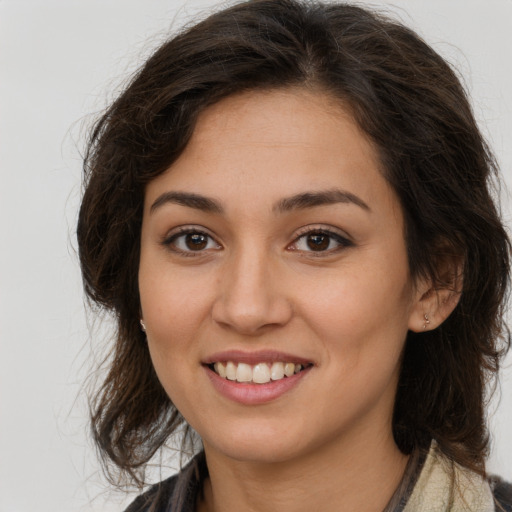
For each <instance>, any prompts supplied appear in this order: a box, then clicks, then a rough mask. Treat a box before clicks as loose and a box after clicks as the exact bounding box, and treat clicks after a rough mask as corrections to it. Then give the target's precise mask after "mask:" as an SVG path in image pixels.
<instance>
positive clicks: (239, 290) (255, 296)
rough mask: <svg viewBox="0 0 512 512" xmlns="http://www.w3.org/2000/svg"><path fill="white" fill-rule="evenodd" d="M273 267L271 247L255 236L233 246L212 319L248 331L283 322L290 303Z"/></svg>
mask: <svg viewBox="0 0 512 512" xmlns="http://www.w3.org/2000/svg"><path fill="white" fill-rule="evenodd" d="M277 267H278V259H277V258H276V256H275V255H274V254H273V253H272V251H271V250H270V249H269V248H268V247H266V245H265V244H262V243H257V241H255V240H252V241H250V242H248V243H245V244H241V245H240V246H239V247H237V248H236V249H235V250H233V252H232V254H231V255H230V257H229V258H227V261H226V262H225V268H224V270H223V272H222V276H221V280H220V282H219V290H218V295H217V299H216V302H215V305H214V318H215V320H216V321H217V322H219V323H221V324H224V325H229V326H230V327H231V328H233V329H235V330H237V331H240V332H244V333H249V334H254V333H257V332H259V330H260V329H261V328H262V327H265V326H269V325H281V324H283V323H286V321H287V320H288V319H289V317H290V314H291V307H290V304H289V303H288V300H287V297H286V294H285V293H284V289H283V282H282V280H279V279H276V277H277V274H278V268H277Z"/></svg>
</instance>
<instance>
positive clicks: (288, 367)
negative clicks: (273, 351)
mask: <svg viewBox="0 0 512 512" xmlns="http://www.w3.org/2000/svg"><path fill="white" fill-rule="evenodd" d="M294 373H295V365H294V364H293V363H286V364H285V365H284V374H285V375H286V376H287V377H291V376H292V375H293V374H294Z"/></svg>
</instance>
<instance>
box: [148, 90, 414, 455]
mask: <svg viewBox="0 0 512 512" xmlns="http://www.w3.org/2000/svg"><path fill="white" fill-rule="evenodd" d="M403 233H404V225H403V217H402V213H401V208H400V205H399V202H398V200H397V197H396V195H395V193H394V192H393V190H392V189H391V188H390V186H389V185H388V183H387V182H386V180H385V179H384V178H383V176H382V174H381V172H380V169H379V162H378V159H377V155H376V152H375V151H374V148H373V147H372V145H371V143H370V142H369V141H368V139H367V138H366V137H365V136H364V135H363V133H362V132H361V131H360V129H359V128H358V126H357V125H356V124H355V122H354V121H353V119H352V118H351V116H350V115H349V114H348V112H347V111H346V110H344V109H343V107H342V106H341V105H340V104H339V103H337V102H335V101H334V100H332V99H331V98H330V97H328V96H325V95H322V94H313V93H312V92H306V91H303V90H280V91H270V92H251V93H244V94H241V95H237V96H232V97H229V98H227V99H225V100H222V101H221V102H219V103H217V104H216V105H214V106H212V107H210V108H209V109H207V110H206V111H204V112H203V113H202V114H201V115H200V117H199V120H198V123H197V126H196V129H195V131H194V134H193V136H192V139H191V140H190V143H189V144H188V146H187V148H186V149H185V151H184V152H183V154H182V155H181V156H180V158H179V159H178V160H177V161H176V162H175V163H174V164H173V165H172V166H171V168H170V169H169V170H168V171H167V172H165V173H163V174H162V175H160V176H159V177H157V178H156V179H154V180H153V181H152V182H151V183H150V184H149V185H148V186H147V190H146V195H145V206H144V218H143V225H142V248H141V260H140V271H139V286H140V297H141V306H142V312H143V318H144V321H145V323H146V326H147V337H148V345H149V350H150V353H151V357H152V361H153V364H154V366H155V369H156V372H157V374H158V377H159V379H160V381H161V383H162V385H163V387H164V388H165V390H166V392H167V393H168V395H169V397H170V398H171V400H172V401H173V403H174V404H175V405H176V407H177V408H178V409H179V411H180V412H181V413H182V414H183V416H184V417H185V418H186V420H187V421H188V422H189V423H190V424H191V425H192V427H193V428H194V429H195V430H196V431H197V432H198V433H199V434H200V435H201V437H202V439H203V442H204V445H205V449H206V450H207V454H208V453H209V452H210V453H214V452H216V453H218V454H222V455H223V456H227V457H230V458H233V459H237V460H248V461H274V462H275V461H287V460H291V459H293V458H295V457H300V456H302V455H307V454H308V453H312V451H315V452H318V451H319V450H322V449H329V450H332V449H333V448H335V447H336V446H338V447H340V446H343V445H346V446H349V445H350V446H352V447H354V446H358V447H359V448H361V447H363V446H364V447H371V446H373V443H375V442H381V441H382V440H383V439H386V440H389V439H392V437H391V436H392V434H391V417H392V410H393V402H394V396H395V392H396V386H397V380H398V374H399V367H400V356H401V352H402V348H403V345H404V340H405V337H406V333H407V331H408V328H409V326H410V325H411V323H414V322H416V324H417V323H418V318H420V317H421V316H422V312H421V311H420V308H421V306H420V304H419V298H418V297H419V292H418V291H417V290H416V288H415V286H414V284H413V281H412V279H411V276H410V275H409V270H408V264H407V255H406V246H405V242H404V234H403ZM416 324H415V325H416ZM226 374H227V376H226Z"/></svg>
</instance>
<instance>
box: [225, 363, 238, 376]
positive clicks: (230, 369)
mask: <svg viewBox="0 0 512 512" xmlns="http://www.w3.org/2000/svg"><path fill="white" fill-rule="evenodd" d="M226 377H227V378H228V379H229V380H236V364H235V363H233V362H232V361H228V364H227V365H226Z"/></svg>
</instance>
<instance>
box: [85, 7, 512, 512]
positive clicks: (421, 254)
mask: <svg viewBox="0 0 512 512" xmlns="http://www.w3.org/2000/svg"><path fill="white" fill-rule="evenodd" d="M85 168H86V189H85V193H84V198H83V203H82V207H81V210H80V217H79V224H78V240H79V247H80V258H81V264H82V270H83V276H84V283H85V288H86V291H87V293H88V295H89V297H90V298H91V300H92V301H93V302H95V303H96V304H98V305H100V306H102V307H104V308H106V309H107V310H110V311H112V312H113V313H114V314H115V315H116V318H117V322H118V323H117V325H118V331H117V339H116V344H115V347H114V349H113V354H112V360H111V363H110V370H109V373H108V375H107V377H106V379H105V382H104V383H103V386H102V387H101V389H100V390H99V392H98V394H97V396H96V399H95V401H94V403H93V416H92V422H93V431H94V435H95V440H96V442H97V444H98V446H99V448H100V451H101V453H102V454H103V456H104V457H105V461H106V463H107V464H108V463H109V462H112V463H113V464H114V465H115V466H116V467H117V468H119V470H120V471H121V472H122V473H124V474H126V475H128V476H130V477H131V478H133V479H134V480H135V481H137V482H139V483H142V477H143V470H144V467H145V464H146V463H147V462H148V461H149V459H150V458H151V457H152V455H154V454H155V452H156V451H157V450H158V449H159V448H160V447H161V446H162V445H163V444H164V443H165V441H166V440H167V439H168V438H169V436H170V435H171V434H172V433H173V432H176V431H178V430H179V429H181V427H182V426H185V428H186V431H187V432H188V434H190V430H189V426H190V427H192V429H194V431H195V432H197V433H198V434H199V436H200V439H201V443H202V447H201V450H200V453H198V455H197V456H196V457H195V458H194V459H193V460H192V461H191V462H190V464H189V465H188V466H186V467H185V468H184V469H183V471H182V472H181V473H180V475H179V476H178V477H174V478H172V479H169V480H167V481H165V482H163V483H161V484H159V485H157V486H155V487H153V488H152V489H151V490H150V491H149V492H148V493H146V494H145V495H143V496H141V497H140V498H139V499H138V500H136V501H135V502H134V503H133V504H132V505H131V507H129V511H130V512H132V511H136V510H147V511H156V510H158V511H160V510H161V511H163V510H173V511H181V510H186V511H192V510H197V511H219V510H258V511H260V510H261V511H263V510H264V511H273V510H293V511H301V510H322V511H331V510H333V511H334V510H336V511H340V510H358V511H365V510H368V511H381V510H386V511H402V510H405V511H407V512H409V511H412V510H415V511H416V510H420V511H423V510H425V511H427V510H429V511H431V510H443V511H444V510H457V511H458V510H479V511H480V510H482V511H488V510H489V511H490V510H495V509H496V510H500V509H504V510H510V507H512V504H511V503H512V500H511V496H510V495H511V493H512V491H511V489H510V486H507V484H504V483H503V482H501V481H500V480H498V479H489V478H488V475H487V474H486V468H485V457H486V454H487V450H488V437H487V430H486V426H485V416H484V400H485V392H486V385H487V384H488V383H489V381H490V379H491V378H492V377H493V376H494V375H495V374H496V373H497V371H498V368H499V361H500V357H501V356H502V355H503V354H504V352H505V351H506V349H507V348H508V345H509V342H508V334H507V332H506V328H505V326H504V325H503V318H502V313H503V306H504V301H505V298H506V292H507V286H508V278H509V274H508V272H509V241H508V238H507V235H506V233H505V230H504V228H503V225H502V223H501V221H500V218H499V215H498V212H497V208H496V205H495V204H494V202H493V198H492V196H491V193H490V189H491V186H492V180H493V179H494V178H495V174H496V166H495V163H494V160H493V157H492V155H491V154H490V152H489V150H488V148H487V146H486V145H485V142H484V141H483V139H482V137H481V134H480V133H479V131H478V128H477V126H476V124H475V121H474V118H473V115H472V113H471V109H470V107H469V104H468V101H467V98H466V96H465V93H464V91H463V89H462V87H461V85H460V83H459V81H458V79H457V78H456V76H455V74H454V73H453V71H452V70H451V69H450V68H449V66H448V65H447V64H446V63H445V62H444V61H443V59H442V58H441V57H439V56H438V55H437V54H436V53H435V52H434V51H433V50H432V49H431V48H429V47H428V46H427V45H426V44H425V43H424V42H423V41H422V40H421V39H419V38H418V36H417V35H415V34H414V33H413V32H411V31H410V30H408V29H407V28H405V27H403V26H401V25H399V24H397V23H396V22H393V21H390V20H387V19H385V18H383V17H380V16H378V15H376V14H373V13H371V12H368V11H366V10H363V9H361V8H359V7H355V6H351V5H346V4H340V5H336V4H331V5H329V4H325V5H324V4H321V3H302V2H297V1H295V0H277V1H275V0H257V1H251V2H246V3H241V4H238V5H235V6H234V7H231V8H229V9H225V10H223V11H221V12H218V13H216V14H213V15H212V16H210V17H209V18H208V19H206V20H205V21H203V22H201V23H198V24H197V25H196V26H194V27H191V28H189V29H187V30H185V31H184V32H182V33H181V34H179V35H178V36H176V37H175V38H174V39H172V40H171V41H169V42H167V43H166V44H164V45H163V46H162V47H161V48H160V49H159V50H158V51H157V52H156V53H155V54H154V55H153V56H152V57H151V58H150V59H149V60H148V61H147V62H146V64H145V66H144V67H143V68H142V70H141V71H140V72H139V73H138V75H137V76H136V77H135V79H134V80H133V82H132V83H131V84H130V85H129V87H128V88H127V89H126V90H125V91H124V93H123V94H122V95H121V96H120V97H119V98H118V100H117V101H116V102H115V103H114V104H113V105H112V106H111V107H110V108H109V109H108V111H107V112H106V114H105V115H104V116H103V118H102V119H101V120H100V121H99V123H98V124H97V126H96V129H95V131H94V133H93V135H92V139H91V142H90V146H89V151H88V153H87V156H86V164H85ZM500 507H501V508H500ZM507 507H508V508H507Z"/></svg>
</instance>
